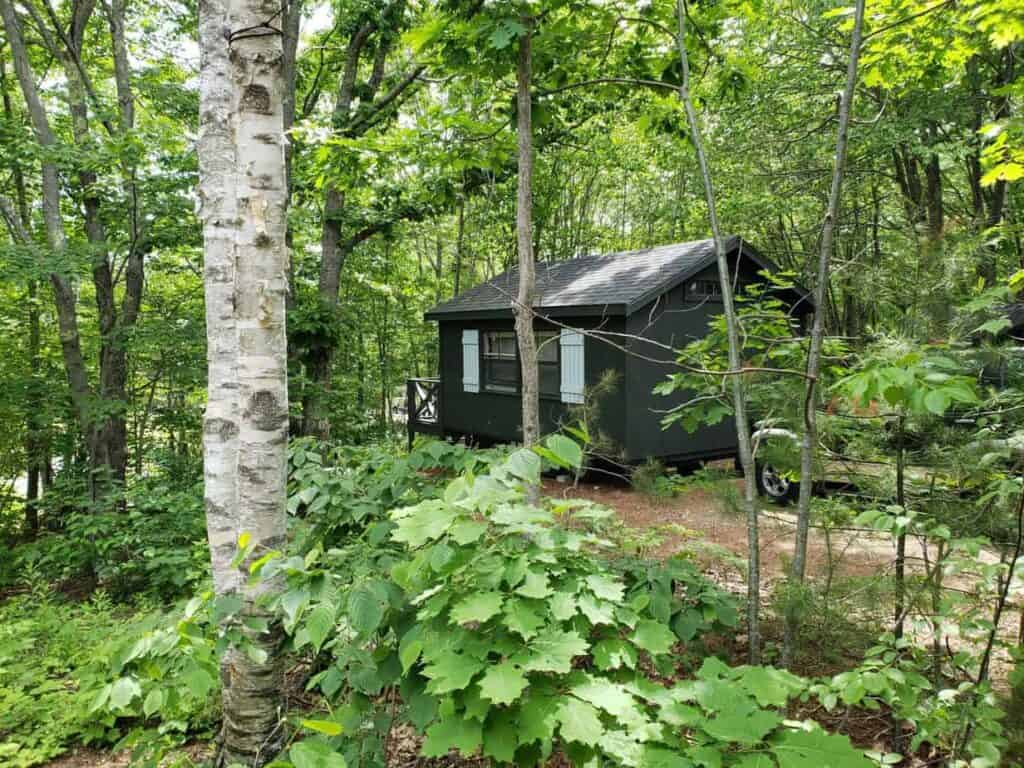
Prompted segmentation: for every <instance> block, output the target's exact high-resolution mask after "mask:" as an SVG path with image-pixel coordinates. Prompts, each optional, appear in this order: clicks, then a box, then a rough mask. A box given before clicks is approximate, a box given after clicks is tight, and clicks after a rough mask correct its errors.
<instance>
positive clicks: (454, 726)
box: [420, 715, 483, 757]
mask: <svg viewBox="0 0 1024 768" xmlns="http://www.w3.org/2000/svg"><path fill="white" fill-rule="evenodd" d="M481 741H483V729H482V728H481V726H480V723H478V722H476V721H474V720H464V719H462V718H461V717H458V716H457V715H452V716H450V717H444V718H442V719H441V720H440V721H439V722H436V723H434V724H433V725H432V726H430V727H429V728H427V738H426V739H424V740H423V747H422V748H421V750H420V753H421V754H422V755H423V756H424V757H444V756H445V755H447V754H448V752H449V751H450V750H452V749H457V750H459V752H461V753H462V755H463V756H464V757H469V756H470V755H472V754H473V753H474V752H475V751H476V748H477V747H479V746H480V742H481Z"/></svg>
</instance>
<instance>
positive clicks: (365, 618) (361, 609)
mask: <svg viewBox="0 0 1024 768" xmlns="http://www.w3.org/2000/svg"><path fill="white" fill-rule="evenodd" d="M386 610H387V595H386V593H384V592H383V591H382V590H379V589H373V588H372V587H371V586H369V585H367V584H363V585H360V586H358V587H356V588H355V589H353V590H352V591H351V592H349V594H348V618H349V621H350V622H351V623H352V628H353V629H355V630H356V631H357V632H359V633H360V634H362V635H368V634H370V633H371V632H373V631H375V630H376V629H377V627H379V626H380V623H381V622H382V621H383V620H384V613H385V611H386Z"/></svg>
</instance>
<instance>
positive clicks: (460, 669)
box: [423, 650, 484, 694]
mask: <svg viewBox="0 0 1024 768" xmlns="http://www.w3.org/2000/svg"><path fill="white" fill-rule="evenodd" d="M483 668H484V662H482V661H480V660H479V659H474V658H473V657H472V656H469V655H467V654H464V653H457V652H456V651H452V650H446V651H443V652H441V653H440V654H439V655H438V656H437V657H436V658H433V659H431V660H430V663H428V664H427V665H426V666H425V667H424V668H423V675H424V677H426V678H428V679H429V680H430V682H429V683H428V684H427V691H428V692H429V693H434V694H438V693H450V692H451V691H461V690H464V689H465V688H466V686H468V685H469V681H470V680H472V679H473V676H474V675H475V674H476V673H477V672H479V671H480V670H481V669H483Z"/></svg>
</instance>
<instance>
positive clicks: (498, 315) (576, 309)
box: [423, 304, 628, 322]
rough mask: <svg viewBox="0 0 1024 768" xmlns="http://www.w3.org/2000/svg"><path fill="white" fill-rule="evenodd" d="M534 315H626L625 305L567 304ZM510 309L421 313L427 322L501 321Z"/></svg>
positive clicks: (543, 309) (536, 312)
mask: <svg viewBox="0 0 1024 768" xmlns="http://www.w3.org/2000/svg"><path fill="white" fill-rule="evenodd" d="M533 311H534V313H535V314H536V315H537V317H539V318H540V319H541V320H543V319H544V318H545V317H621V316H623V315H626V314H627V313H628V308H627V305H625V304H569V305H561V306H554V307H534V310H533ZM512 316H513V315H512V307H504V308H502V309H461V310H441V311H438V310H437V309H432V310H430V311H429V312H424V313H423V319H424V320H428V321H437V322H441V321H447V320H502V319H505V318H509V319H511V318H512Z"/></svg>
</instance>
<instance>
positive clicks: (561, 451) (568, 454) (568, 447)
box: [544, 434, 583, 469]
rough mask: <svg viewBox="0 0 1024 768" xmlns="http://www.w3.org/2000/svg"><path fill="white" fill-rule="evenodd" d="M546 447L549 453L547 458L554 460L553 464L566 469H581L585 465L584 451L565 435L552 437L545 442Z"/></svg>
mask: <svg viewBox="0 0 1024 768" xmlns="http://www.w3.org/2000/svg"><path fill="white" fill-rule="evenodd" d="M544 446H545V447H546V448H547V449H548V452H549V453H548V456H547V457H546V458H548V459H553V460H554V461H553V463H556V464H559V465H560V466H562V467H565V468H566V469H579V467H580V465H582V464H583V449H582V448H580V446H579V443H577V442H576V441H575V440H571V439H570V438H568V437H566V436H565V435H559V434H554V435H551V436H550V437H548V438H547V439H546V440H545V441H544Z"/></svg>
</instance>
